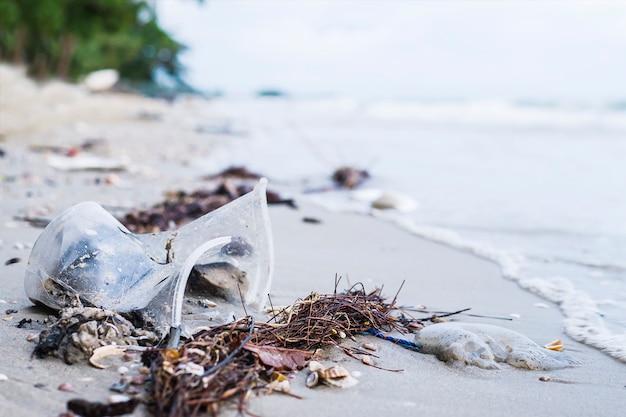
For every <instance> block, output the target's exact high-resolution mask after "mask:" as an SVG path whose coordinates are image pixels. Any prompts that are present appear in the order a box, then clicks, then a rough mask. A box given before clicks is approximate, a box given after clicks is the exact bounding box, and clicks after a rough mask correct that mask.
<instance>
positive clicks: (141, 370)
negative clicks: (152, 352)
mask: <svg viewBox="0 0 626 417" xmlns="http://www.w3.org/2000/svg"><path fill="white" fill-rule="evenodd" d="M139 373H140V374H141V375H150V368H147V367H145V366H144V367H141V368H139Z"/></svg>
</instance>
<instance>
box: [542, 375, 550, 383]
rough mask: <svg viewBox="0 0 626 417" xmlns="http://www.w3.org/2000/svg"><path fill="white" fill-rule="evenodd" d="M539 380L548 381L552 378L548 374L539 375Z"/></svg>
mask: <svg viewBox="0 0 626 417" xmlns="http://www.w3.org/2000/svg"><path fill="white" fill-rule="evenodd" d="M539 380H540V381H541V382H548V381H550V380H552V378H550V377H549V376H540V377H539Z"/></svg>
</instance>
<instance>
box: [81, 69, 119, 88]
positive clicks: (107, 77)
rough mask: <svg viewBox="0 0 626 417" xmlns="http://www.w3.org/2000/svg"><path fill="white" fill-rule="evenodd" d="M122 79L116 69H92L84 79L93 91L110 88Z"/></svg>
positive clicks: (87, 86) (85, 83) (84, 83)
mask: <svg viewBox="0 0 626 417" xmlns="http://www.w3.org/2000/svg"><path fill="white" fill-rule="evenodd" d="M119 79H120V74H119V72H118V71H117V70H115V69H101V70H97V71H92V72H90V73H89V74H87V76H86V77H85V79H84V80H83V85H84V86H85V87H86V88H87V90H89V91H91V92H92V93H99V92H102V91H107V90H110V89H111V88H112V87H113V86H114V85H115V84H117V82H118V81H119Z"/></svg>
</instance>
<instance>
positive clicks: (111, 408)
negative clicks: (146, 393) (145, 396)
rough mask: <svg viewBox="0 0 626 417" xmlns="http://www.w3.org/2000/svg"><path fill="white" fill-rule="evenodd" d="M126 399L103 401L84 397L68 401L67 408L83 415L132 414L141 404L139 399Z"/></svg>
mask: <svg viewBox="0 0 626 417" xmlns="http://www.w3.org/2000/svg"><path fill="white" fill-rule="evenodd" d="M125 398H126V399H125V400H124V401H117V402H112V403H108V404H107V403H101V402H95V401H87V400H83V399H79V398H76V399H72V400H69V401H68V402H67V409H68V410H69V411H71V412H73V413H76V414H78V415H80V416H82V417H105V416H111V417H114V416H121V415H124V414H131V413H132V412H133V411H135V408H136V407H137V405H138V404H139V400H137V399H135V398H132V397H125Z"/></svg>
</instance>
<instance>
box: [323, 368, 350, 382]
mask: <svg viewBox="0 0 626 417" xmlns="http://www.w3.org/2000/svg"><path fill="white" fill-rule="evenodd" d="M318 373H319V375H320V377H321V378H322V379H339V378H345V377H347V376H350V372H348V370H347V369H346V368H344V367H342V366H331V367H330V368H326V369H322V370H321V371H318Z"/></svg>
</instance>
